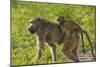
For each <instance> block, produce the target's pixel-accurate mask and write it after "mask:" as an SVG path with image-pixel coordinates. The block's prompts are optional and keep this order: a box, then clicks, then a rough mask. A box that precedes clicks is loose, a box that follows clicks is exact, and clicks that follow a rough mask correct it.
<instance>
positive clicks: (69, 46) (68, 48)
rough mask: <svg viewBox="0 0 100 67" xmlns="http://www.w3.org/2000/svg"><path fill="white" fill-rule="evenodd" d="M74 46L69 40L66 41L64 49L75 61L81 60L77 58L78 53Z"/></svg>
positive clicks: (65, 53) (66, 54) (67, 55)
mask: <svg viewBox="0 0 100 67" xmlns="http://www.w3.org/2000/svg"><path fill="white" fill-rule="evenodd" d="M74 46H75V45H74V44H73V43H72V42H70V41H67V42H65V43H64V46H63V49H62V51H63V53H64V55H65V56H66V57H68V58H69V59H71V60H73V61H74V62H78V61H79V60H78V59H77V57H76V55H75V54H74V53H73V52H72V50H73V48H74Z"/></svg>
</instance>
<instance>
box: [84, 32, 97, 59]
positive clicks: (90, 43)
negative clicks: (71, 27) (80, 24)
mask: <svg viewBox="0 0 100 67" xmlns="http://www.w3.org/2000/svg"><path fill="white" fill-rule="evenodd" d="M82 32H83V33H84V34H85V35H86V37H87V40H88V42H89V45H90V48H91V53H92V56H93V58H94V60H95V55H94V52H93V46H92V42H91V40H90V38H89V35H88V33H87V32H86V31H85V30H82Z"/></svg>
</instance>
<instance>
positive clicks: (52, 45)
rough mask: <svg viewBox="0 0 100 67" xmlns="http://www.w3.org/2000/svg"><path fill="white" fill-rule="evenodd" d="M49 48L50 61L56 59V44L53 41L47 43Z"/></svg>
mask: <svg viewBox="0 0 100 67" xmlns="http://www.w3.org/2000/svg"><path fill="white" fill-rule="evenodd" d="M48 44H49V46H50V50H51V55H52V61H56V46H55V45H54V44H53V43H48Z"/></svg>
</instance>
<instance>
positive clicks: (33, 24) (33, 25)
mask: <svg viewBox="0 0 100 67" xmlns="http://www.w3.org/2000/svg"><path fill="white" fill-rule="evenodd" d="M40 22H41V18H40V17H35V18H32V19H30V20H29V23H30V26H29V28H28V30H29V32H30V33H32V34H34V33H36V32H37V30H38V27H39V25H40Z"/></svg>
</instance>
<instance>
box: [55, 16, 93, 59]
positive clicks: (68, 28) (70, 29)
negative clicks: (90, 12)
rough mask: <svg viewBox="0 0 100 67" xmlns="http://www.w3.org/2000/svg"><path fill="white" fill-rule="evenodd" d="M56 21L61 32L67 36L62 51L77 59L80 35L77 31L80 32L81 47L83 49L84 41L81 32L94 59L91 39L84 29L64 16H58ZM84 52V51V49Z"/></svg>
mask: <svg viewBox="0 0 100 67" xmlns="http://www.w3.org/2000/svg"><path fill="white" fill-rule="evenodd" d="M56 21H57V22H58V23H59V25H60V26H59V27H60V28H61V30H62V33H65V34H66V37H69V38H67V39H66V40H67V41H65V42H64V48H63V52H64V54H65V55H66V56H67V57H69V58H70V59H72V60H74V61H79V59H78V54H79V45H80V43H79V42H80V37H79V33H81V37H82V43H83V49H84V42H83V33H84V34H85V35H86V37H87V39H88V42H89V44H90V47H91V52H92V55H93V57H94V60H95V56H94V53H93V47H92V43H91V40H90V38H89V36H88V34H87V32H86V31H85V30H83V29H82V28H81V27H80V26H79V25H78V24H76V23H75V21H72V20H68V19H65V18H64V16H58V17H57V18H56ZM84 52H85V51H84Z"/></svg>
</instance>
